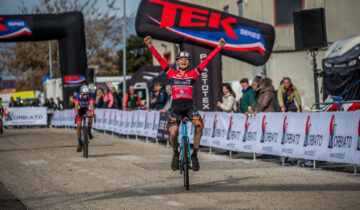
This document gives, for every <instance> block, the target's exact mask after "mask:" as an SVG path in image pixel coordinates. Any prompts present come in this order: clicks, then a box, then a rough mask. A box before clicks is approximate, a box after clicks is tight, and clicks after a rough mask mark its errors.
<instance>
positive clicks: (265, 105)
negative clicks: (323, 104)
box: [216, 76, 302, 115]
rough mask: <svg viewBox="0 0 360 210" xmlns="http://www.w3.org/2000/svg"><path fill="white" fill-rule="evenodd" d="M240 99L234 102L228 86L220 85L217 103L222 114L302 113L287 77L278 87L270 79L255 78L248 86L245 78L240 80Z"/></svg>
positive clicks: (294, 88) (298, 95)
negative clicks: (219, 96)
mask: <svg viewBox="0 0 360 210" xmlns="http://www.w3.org/2000/svg"><path fill="white" fill-rule="evenodd" d="M240 84H241V87H242V97H241V98H240V100H237V101H236V100H235V98H236V94H235V92H234V91H233V90H232V88H231V86H230V84H228V83H224V84H222V85H221V95H222V102H220V101H218V102H217V104H216V105H217V107H219V108H220V109H221V110H222V111H224V112H238V113H244V114H246V115H249V114H253V113H255V114H256V113H259V112H297V111H299V112H302V106H301V97H300V93H299V91H298V89H297V88H296V87H295V85H294V84H293V83H292V82H291V79H290V78H289V77H284V78H283V79H282V80H281V82H280V85H279V87H278V88H277V89H276V90H275V87H274V85H273V83H272V80H271V79H270V78H267V77H265V78H261V77H260V76H256V77H255V78H254V79H253V80H252V84H251V85H250V84H249V80H248V79H247V78H243V79H241V80H240Z"/></svg>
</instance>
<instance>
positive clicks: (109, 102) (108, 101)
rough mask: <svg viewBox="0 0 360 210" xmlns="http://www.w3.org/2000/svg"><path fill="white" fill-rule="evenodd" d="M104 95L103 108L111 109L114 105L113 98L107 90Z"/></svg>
mask: <svg viewBox="0 0 360 210" xmlns="http://www.w3.org/2000/svg"><path fill="white" fill-rule="evenodd" d="M105 92H106V94H105V97H104V103H105V104H106V105H105V108H112V107H113V104H114V96H113V94H112V93H111V91H110V90H109V89H106V90H105Z"/></svg>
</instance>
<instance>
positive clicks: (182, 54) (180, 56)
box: [176, 51, 191, 60]
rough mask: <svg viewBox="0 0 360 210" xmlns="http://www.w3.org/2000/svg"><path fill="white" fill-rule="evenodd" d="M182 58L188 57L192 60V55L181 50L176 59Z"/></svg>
mask: <svg viewBox="0 0 360 210" xmlns="http://www.w3.org/2000/svg"><path fill="white" fill-rule="evenodd" d="M180 58H187V59H189V60H191V55H190V53H188V52H186V51H180V52H179V53H178V54H177V55H176V60H179V59H180Z"/></svg>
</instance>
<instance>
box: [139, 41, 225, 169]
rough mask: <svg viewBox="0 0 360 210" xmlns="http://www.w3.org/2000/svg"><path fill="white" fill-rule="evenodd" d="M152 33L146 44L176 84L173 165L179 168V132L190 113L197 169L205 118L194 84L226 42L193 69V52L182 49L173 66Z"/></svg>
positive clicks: (173, 90)
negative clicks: (199, 109)
mask: <svg viewBox="0 0 360 210" xmlns="http://www.w3.org/2000/svg"><path fill="white" fill-rule="evenodd" d="M151 40H152V38H151V36H147V37H145V38H144V42H145V44H146V45H147V46H148V48H149V50H150V51H151V52H152V54H153V55H154V56H155V58H156V59H157V61H158V62H159V63H160V66H161V68H162V69H163V70H164V71H165V74H166V75H167V76H168V78H169V79H170V85H171V87H172V104H171V111H170V121H169V127H170V141H171V145H172V149H173V152H174V153H173V158H172V162H171V169H172V170H174V171H176V170H178V169H179V151H178V134H179V125H180V120H179V117H182V116H186V117H188V118H190V119H193V120H192V123H193V125H194V127H195V134H194V148H193V152H192V155H191V160H192V168H193V170H194V171H198V170H199V169H200V164H199V160H198V158H197V152H198V150H199V145H200V139H201V135H202V126H203V124H202V120H201V116H200V114H199V112H198V111H197V110H196V109H195V106H194V101H193V95H192V92H193V86H194V85H195V81H196V79H197V78H199V75H200V74H201V72H202V71H203V70H204V68H205V67H206V65H207V64H208V63H209V61H210V60H211V59H213V58H214V57H215V55H216V54H218V53H219V52H220V50H221V48H223V47H224V45H225V40H224V39H223V38H221V39H220V40H219V45H218V46H217V47H216V48H215V49H214V50H213V51H212V52H211V53H210V54H209V55H208V56H207V57H206V58H205V59H204V60H203V61H202V62H201V63H200V64H199V66H197V67H196V68H195V69H192V70H189V64H190V59H191V56H190V53H188V52H186V51H181V52H179V53H178V54H177V56H176V64H177V66H178V67H179V69H177V70H174V69H172V68H171V67H170V66H169V65H168V63H167V62H166V61H165V60H164V58H163V57H162V56H161V55H160V54H159V52H158V51H157V50H156V49H155V48H154V46H153V45H152V43H151Z"/></svg>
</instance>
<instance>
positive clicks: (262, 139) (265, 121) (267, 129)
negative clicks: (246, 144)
mask: <svg viewBox="0 0 360 210" xmlns="http://www.w3.org/2000/svg"><path fill="white" fill-rule="evenodd" d="M256 118H257V121H256V122H255V123H256V124H255V126H256V130H257V135H256V144H255V148H254V151H255V152H257V153H262V154H271V155H279V154H281V147H280V146H279V145H280V140H281V137H282V134H283V132H282V125H283V118H284V115H283V114H282V113H271V114H266V113H260V114H258V115H257V116H256Z"/></svg>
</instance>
